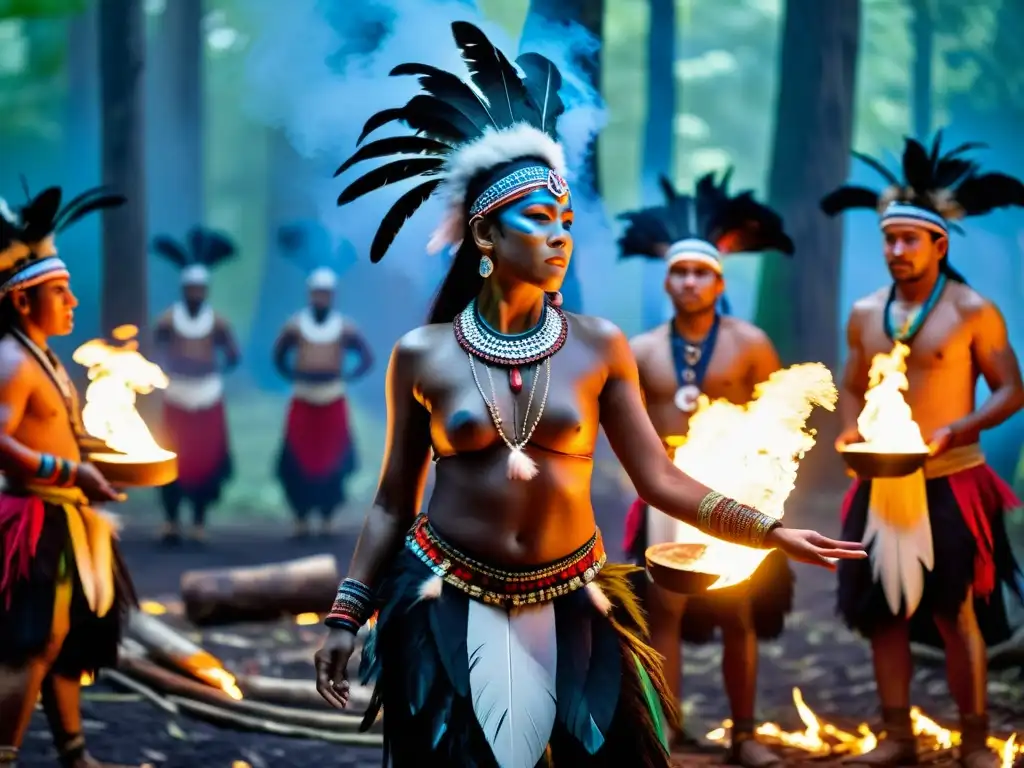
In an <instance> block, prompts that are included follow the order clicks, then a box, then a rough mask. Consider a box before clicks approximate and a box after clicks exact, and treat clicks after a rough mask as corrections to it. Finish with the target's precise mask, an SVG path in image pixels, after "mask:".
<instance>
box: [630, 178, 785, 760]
mask: <svg viewBox="0 0 1024 768" xmlns="http://www.w3.org/2000/svg"><path fill="white" fill-rule="evenodd" d="M729 176H730V174H729V173H727V174H726V175H725V177H724V178H723V179H722V181H721V182H720V183H716V180H715V178H714V175H712V174H708V175H707V176H704V177H702V178H701V179H699V180H698V181H697V184H696V188H695V191H694V193H693V195H679V194H678V193H676V191H675V190H674V189H672V186H671V184H670V183H669V182H668V181H667V180H664V179H663V180H662V187H663V188H664V191H665V196H666V201H665V204H664V205H663V206H660V207H655V208H648V209H645V210H641V211H636V212H631V213H626V214H624V216H623V218H624V219H625V220H626V221H627V222H628V225H627V228H626V230H625V232H624V234H623V237H622V239H621V240H620V246H621V250H622V255H623V256H624V257H628V256H646V257H651V258H657V259H662V260H664V262H665V264H666V267H667V270H666V276H665V290H666V292H667V293H668V295H669V296H670V297H671V299H672V304H673V306H674V308H675V316H674V318H673V319H672V320H671V321H670V322H668V323H665V324H664V325H661V326H659V327H657V328H654V329H653V330H651V331H648V332H646V333H643V334H641V335H640V336H637V337H635V338H634V339H633V340H632V341H631V342H630V343H631V346H632V347H633V352H634V354H635V355H636V360H637V366H638V368H639V371H640V385H641V388H642V389H643V393H644V398H645V402H646V405H647V412H648V414H649V415H650V417H651V421H652V422H653V423H654V426H655V428H656V429H657V430H658V434H659V435H660V436H661V437H662V440H663V441H664V442H665V446H666V450H668V451H669V453H670V454H671V453H672V451H673V445H678V440H680V439H682V437H683V436H684V435H685V434H686V430H687V424H688V421H689V417H690V415H691V414H692V413H693V412H694V411H695V410H696V409H697V398H698V396H700V395H701V394H705V395H707V396H708V397H710V398H712V399H717V398H725V399H727V400H729V401H731V402H734V403H746V402H748V401H749V400H750V399H751V397H752V396H753V393H754V386H755V385H756V384H758V383H760V382H762V381H765V380H766V379H767V378H768V377H769V376H770V375H771V374H772V373H773V372H775V371H776V370H778V369H779V367H780V363H779V358H778V355H777V354H776V352H775V348H774V347H773V346H772V343H771V341H770V340H769V339H768V337H767V336H766V335H765V334H764V332H763V331H761V330H760V329H759V328H756V327H755V326H753V325H751V324H750V323H748V322H745V321H743V320H740V319H739V318H737V317H733V316H730V315H726V314H725V313H723V312H722V309H721V302H720V297H721V296H722V294H723V292H724V290H725V280H724V278H723V272H722V256H723V255H724V254H728V253H735V252H757V251H781V252H783V253H786V254H791V253H792V252H793V243H792V241H791V240H790V239H789V237H788V236H787V235H786V234H785V232H784V230H783V226H782V220H781V219H780V218H779V216H778V215H777V214H776V213H775V212H774V211H772V210H771V209H769V208H767V207H765V206H763V205H761V204H760V203H757V202H756V201H755V200H754V199H753V197H752V195H751V194H750V193H749V192H746V193H741V194H739V195H736V196H732V195H730V194H729V192H728V181H729ZM673 438H674V439H673ZM668 519H669V518H667V516H665V515H664V514H663V513H661V512H659V511H658V510H655V509H651V508H650V507H648V506H647V505H646V504H645V503H644V502H643V501H641V500H639V499H638V500H637V501H636V502H635V503H634V504H633V506H632V507H631V509H630V512H629V515H628V516H627V521H626V531H627V533H626V542H625V549H626V552H627V553H628V555H629V557H630V558H631V559H632V560H633V561H634V562H636V563H637V564H638V565H641V566H642V565H644V562H645V559H644V552H645V550H646V549H647V547H648V546H650V545H652V544H657V543H660V542H661V541H665V540H666V536H667V531H668V530H671V526H666V525H664V524H663V522H664V521H666V520H668ZM663 532H665V533H664V534H663ZM638 587H639V589H640V590H643V591H642V594H645V596H646V600H645V604H646V605H645V607H646V608H647V611H648V614H649V616H650V624H651V643H652V645H653V646H654V647H655V649H656V650H657V651H658V652H659V653H660V654H661V655H662V656H664V658H665V677H666V679H667V680H668V683H669V685H670V686H671V687H672V691H673V693H674V694H675V695H676V696H677V697H678V696H679V690H680V676H681V671H682V669H681V668H682V660H681V653H680V635H681V637H682V640H683V641H685V642H688V643H697V644H704V643H708V642H710V641H712V640H713V639H714V635H715V630H716V628H720V629H721V631H722V639H723V643H724V654H723V657H722V673H723V676H724V678H725V688H726V693H727V695H728V697H729V703H730V707H731V714H732V720H733V723H734V725H733V728H732V759H733V760H735V761H736V762H737V763H738V764H740V765H744V766H767V765H772V764H775V763H778V762H779V758H778V756H777V755H776V754H775V753H774V752H772V751H771V750H770V749H769V748H768V747H767V746H765V745H763V744H760V743H758V742H757V740H756V738H755V732H754V704H755V695H756V689H757V662H758V647H757V644H758V640H759V639H772V638H775V637H777V636H778V635H779V634H780V633H781V632H782V629H783V626H784V622H785V617H786V615H787V614H788V612H789V611H790V608H791V605H792V600H793V574H792V571H791V570H790V568H789V565H788V563H787V562H786V558H785V557H784V556H783V555H782V554H781V553H779V552H773V553H772V554H771V555H770V556H769V557H768V558H767V559H766V560H765V562H764V563H763V564H762V566H761V567H760V568H759V569H758V571H757V572H756V573H755V574H754V576H753V577H752V578H751V579H750V580H749V581H748V582H746V583H744V584H742V585H739V586H736V587H733V588H731V589H725V590H721V591H719V592H717V593H716V594H715V596H714V597H712V598H706V597H705V598H691V599H687V598H685V597H682V596H679V595H676V594H674V593H671V592H668V591H666V590H664V589H661V588H659V587H658V586H656V585H655V584H653V583H650V582H649V581H647V580H646V579H644V583H643V584H640V585H638ZM675 743H676V746H678V747H681V748H684V749H685V748H687V747H693V746H695V744H694V740H693V739H692V738H690V737H688V736H686V735H684V734H677V735H676V739H675Z"/></svg>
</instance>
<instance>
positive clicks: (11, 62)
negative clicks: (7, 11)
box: [0, 14, 67, 142]
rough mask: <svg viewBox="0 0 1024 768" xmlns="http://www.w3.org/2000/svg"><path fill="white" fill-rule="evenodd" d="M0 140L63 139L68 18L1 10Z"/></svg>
mask: <svg viewBox="0 0 1024 768" xmlns="http://www.w3.org/2000/svg"><path fill="white" fill-rule="evenodd" d="M0 19H2V20H0V139H3V140H4V141H5V142H6V141H11V140H16V139H18V138H26V137H27V138H34V139H37V140H38V139H42V140H44V141H53V142H55V141H58V140H59V139H60V137H61V132H62V128H63V126H62V124H61V118H62V113H61V107H62V101H63V97H64V92H65V78H64V70H65V60H66V47H67V46H66V42H67V41H66V29H67V24H66V21H65V20H63V19H59V18H40V17H32V18H11V17H5V16H4V15H3V14H0Z"/></svg>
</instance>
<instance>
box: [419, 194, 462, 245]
mask: <svg viewBox="0 0 1024 768" xmlns="http://www.w3.org/2000/svg"><path fill="white" fill-rule="evenodd" d="M464 226H465V222H464V221H463V217H462V208H461V207H459V208H456V207H454V206H451V207H449V208H448V211H447V212H446V213H445V215H444V218H443V219H441V223H440V224H438V225H437V229H435V230H434V231H433V233H431V235H430V240H429V241H428V242H427V253H429V254H430V255H431V256H433V255H434V254H435V253H439V252H440V251H443V250H444V249H445V248H448V247H453V248H458V247H459V246H460V245H461V244H462V229H463V227H464Z"/></svg>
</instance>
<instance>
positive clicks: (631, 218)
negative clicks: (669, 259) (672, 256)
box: [619, 208, 674, 259]
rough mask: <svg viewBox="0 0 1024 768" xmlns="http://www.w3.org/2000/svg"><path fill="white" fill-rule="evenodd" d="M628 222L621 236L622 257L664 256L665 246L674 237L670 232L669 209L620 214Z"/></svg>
mask: <svg viewBox="0 0 1024 768" xmlns="http://www.w3.org/2000/svg"><path fill="white" fill-rule="evenodd" d="M619 218H620V219H622V220H623V221H625V222H626V228H625V229H624V230H623V233H622V237H620V238H619V253H620V256H621V258H632V257H635V256H642V257H644V258H649V259H661V258H663V257H664V248H667V247H668V246H669V245H671V244H672V242H673V240H674V238H673V237H672V234H671V233H670V232H669V229H668V224H667V221H668V220H669V214H668V210H667V209H663V208H649V209H646V210H642V211H630V212H627V213H622V214H619Z"/></svg>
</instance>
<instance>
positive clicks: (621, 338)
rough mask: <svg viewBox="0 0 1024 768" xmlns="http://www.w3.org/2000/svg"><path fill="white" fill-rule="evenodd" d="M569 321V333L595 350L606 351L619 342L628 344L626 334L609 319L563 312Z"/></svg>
mask: <svg viewBox="0 0 1024 768" xmlns="http://www.w3.org/2000/svg"><path fill="white" fill-rule="evenodd" d="M565 317H566V320H567V321H568V323H569V335H570V336H575V337H576V338H578V339H579V340H580V341H582V342H583V343H584V344H586V345H587V346H589V347H591V348H592V349H594V350H597V351H602V352H603V351H606V350H608V349H609V348H610V347H613V346H617V345H619V344H625V345H627V346H628V345H629V341H628V340H627V339H626V334H624V333H623V332H622V329H621V328H619V326H617V325H616V324H615V323H613V322H612V321H611V320H605V319H604V318H603V317H595V316H594V315H577V314H575V313H573V312H566V313H565Z"/></svg>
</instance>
